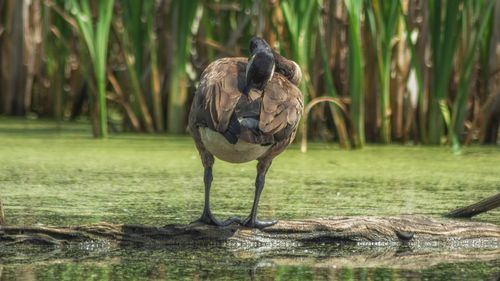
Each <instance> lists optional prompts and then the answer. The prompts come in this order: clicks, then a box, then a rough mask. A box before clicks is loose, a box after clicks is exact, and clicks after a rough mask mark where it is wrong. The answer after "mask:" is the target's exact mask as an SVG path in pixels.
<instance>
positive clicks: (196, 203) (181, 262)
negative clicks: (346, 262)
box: [0, 119, 500, 280]
mask: <svg viewBox="0 0 500 281" xmlns="http://www.w3.org/2000/svg"><path fill="white" fill-rule="evenodd" d="M499 160H500V150H499V149H498V148H496V147H469V148H465V150H464V152H463V153H462V154H461V155H454V154H453V153H452V152H451V150H449V149H448V148H444V147H419V146H394V145H393V146H369V147H367V148H365V149H363V150H355V151H342V150H339V149H337V146H336V145H333V144H332V145H329V144H313V145H312V146H311V147H310V148H309V152H308V153H307V154H302V153H300V152H299V150H298V148H297V146H292V147H291V148H290V149H289V150H287V151H286V152H285V153H283V155H281V156H279V157H278V158H277V159H276V160H275V161H274V163H273V166H272V167H271V170H270V172H269V173H268V178H267V182H266V188H265V189H264V193H263V196H262V199H261V204H260V207H261V208H260V210H259V212H260V215H261V216H262V217H276V218H282V219H284V218H304V217H326V216H335V215H399V214H425V215H431V216H439V215H441V214H443V213H446V212H447V211H449V210H450V209H453V208H455V207H457V206H463V205H466V204H469V203H472V202H474V201H477V200H479V199H481V198H484V197H487V196H490V195H492V194H494V193H497V192H499V186H498V182H500V175H499V173H498V171H500V161H499ZM0 163H1V169H0V197H2V200H3V203H4V205H5V212H6V219H7V221H8V223H10V224H28V225H29V224H36V223H40V224H46V225H77V224H84V223H93V222H99V221H108V222H113V223H143V224H153V225H165V224H168V223H177V222H179V223H186V222H189V221H191V220H194V219H196V218H197V217H198V216H199V215H200V214H201V210H202V204H203V185H202V175H203V169H202V166H201V163H200V160H199V157H198V154H197V151H196V150H195V148H194V145H193V143H192V141H191V139H190V138H189V137H168V136H162V135H156V136H151V135H123V134H121V135H112V136H111V137H110V138H109V139H107V140H95V139H92V138H91V137H90V127H89V126H88V125H87V124H86V123H76V124H69V123H64V122H63V123H59V124H55V123H53V122H47V121H36V122H35V121H25V120H21V119H17V120H16V119H14V120H13V119H8V120H5V119H0ZM214 173H215V174H214V183H213V193H212V205H213V209H214V211H215V213H216V214H217V215H218V216H220V217H221V218H224V217H228V216H230V215H239V216H245V215H247V214H248V213H249V212H250V208H251V204H252V200H253V192H254V183H253V180H254V178H255V163H247V164H240V165H233V164H228V163H223V162H222V161H216V164H215V168H214ZM475 220H482V221H488V222H493V223H500V216H499V211H498V210H497V211H493V212H491V213H488V214H484V215H480V216H478V217H477V218H475ZM49 250H50V249H49ZM42 252H43V254H37V253H36V251H32V250H27V251H24V252H23V251H21V250H17V251H15V252H2V251H1V250H0V277H2V278H6V279H5V280H10V279H23V278H24V277H25V275H26V276H31V277H33V276H34V278H35V279H43V280H82V279H85V280H117V279H120V280H137V279H144V278H146V279H172V280H182V279H186V280H192V279H205V278H208V279H227V280H244V279H254V278H255V277H257V278H256V279H258V280H261V279H264V280H268V279H269V280H270V279H281V280H293V279H297V280H331V279H332V278H333V279H339V280H352V279H355V278H357V277H359V279H364V280H391V279H394V280H400V279H412V280H413V279H415V278H419V277H422V278H424V279H429V280H442V279H441V277H442V276H448V275H450V274H451V273H453V274H455V275H453V276H455V277H459V276H466V277H467V279H468V278H469V277H470V278H473V277H474V276H480V277H479V278H482V277H485V276H496V274H498V270H497V269H495V268H498V259H496V260H494V261H492V262H484V263H482V262H478V263H470V264H468V265H463V264H457V265H455V264H448V263H444V264H443V265H437V266H435V267H432V268H430V269H427V270H398V269H384V268H365V267H363V264H360V265H359V268H349V267H343V266H339V267H338V268H322V267H315V266H313V265H311V264H308V263H306V262H303V263H302V262H297V261H301V256H297V257H296V258H295V261H296V263H298V265H293V264H292V265H278V266H274V265H272V263H271V264H269V262H266V259H267V258H272V253H268V254H266V255H263V256H262V257H259V254H255V256H253V257H250V258H248V257H244V255H242V256H238V254H237V253H233V252H230V251H228V250H222V249H209V250H207V249H180V250H172V249H169V250H164V249H156V250H155V249H150V250H144V251H138V250H134V249H124V250H123V251H119V252H113V253H106V251H105V249H103V250H101V251H97V252H92V251H90V252H85V251H83V252H82V250H78V251H76V252H75V253H72V252H68V251H67V250H65V251H54V252H53V254H52V255H53V256H52V258H54V259H61V261H59V262H56V263H50V262H47V263H45V262H41V263H35V264H32V265H23V264H21V265H19V264H17V265H16V263H17V262H16V261H19V262H21V263H23V262H26V261H31V260H34V261H38V260H39V258H38V256H42V257H43V258H40V260H45V259H46V257H47V253H46V252H45V250H43V249H42ZM108 255H109V256H111V257H109V258H108ZM281 255H283V254H281ZM332 255H354V254H352V253H351V254H350V253H349V251H348V249H347V250H345V253H343V252H341V251H340V252H339V250H335V251H333V252H332ZM377 255H378V254H377ZM328 256H329V255H327V256H325V257H328ZM68 257H69V259H68ZM290 258H291V259H293V258H294V257H293V254H291V256H290ZM85 260H90V261H85ZM6 261H9V262H13V263H14V264H13V265H6V266H3V265H2V263H5V262H6ZM458 267H461V268H462V269H460V270H461V271H456V268H458ZM2 268H3V269H2ZM2 271H3V273H2ZM450 272H451V273H450ZM2 274H3V275H2ZM2 280H3V279H2ZM464 280H465V279H464ZM471 280H472V279H471Z"/></svg>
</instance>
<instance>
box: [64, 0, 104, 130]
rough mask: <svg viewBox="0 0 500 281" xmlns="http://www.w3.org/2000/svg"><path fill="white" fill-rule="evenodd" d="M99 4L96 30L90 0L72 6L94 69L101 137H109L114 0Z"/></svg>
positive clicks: (72, 1)
mask: <svg viewBox="0 0 500 281" xmlns="http://www.w3.org/2000/svg"><path fill="white" fill-rule="evenodd" d="M97 2H98V4H97V5H98V12H99V14H98V16H97V22H96V26H95V29H94V26H93V22H92V18H93V15H92V11H91V9H90V4H89V0H80V1H78V0H71V1H70V5H71V12H72V14H73V16H74V17H75V18H76V21H77V23H78V26H79V27H80V31H81V34H82V36H83V40H84V42H85V43H86V45H87V49H88V51H89V54H90V58H91V60H92V65H93V68H94V74H95V78H96V83H97V92H98V106H99V136H100V137H107V135H108V123H107V107H106V61H107V51H108V40H109V28H110V24H111V18H112V16H113V3H114V0H100V1H97Z"/></svg>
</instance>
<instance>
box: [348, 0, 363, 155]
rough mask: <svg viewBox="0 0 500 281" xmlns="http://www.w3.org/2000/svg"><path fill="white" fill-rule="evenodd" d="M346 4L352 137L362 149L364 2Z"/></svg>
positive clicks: (355, 0) (350, 1)
mask: <svg viewBox="0 0 500 281" xmlns="http://www.w3.org/2000/svg"><path fill="white" fill-rule="evenodd" d="M345 4H346V8H347V13H348V21H349V34H348V36H349V92H350V96H351V107H350V113H351V114H350V115H351V122H352V126H353V128H352V137H353V141H354V146H355V147H358V148H360V147H363V146H364V144H365V126H364V122H365V119H364V118H365V114H364V106H365V105H364V98H365V97H364V88H363V79H364V78H363V50H362V46H361V23H360V20H359V19H360V18H361V14H362V11H363V2H362V1H357V0H345Z"/></svg>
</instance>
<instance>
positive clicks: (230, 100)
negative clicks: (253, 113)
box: [189, 58, 247, 133]
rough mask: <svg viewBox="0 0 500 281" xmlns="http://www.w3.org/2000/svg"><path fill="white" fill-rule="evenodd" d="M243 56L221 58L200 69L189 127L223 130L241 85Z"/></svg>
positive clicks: (239, 93)
mask: <svg viewBox="0 0 500 281" xmlns="http://www.w3.org/2000/svg"><path fill="white" fill-rule="evenodd" d="M246 63H247V59H246V58H223V59H219V60H216V61H215V62H213V63H211V64H210V65H209V66H208V67H207V68H206V69H205V71H203V73H202V76H201V80H200V85H199V87H198V90H197V91H196V94H195V98H194V101H193V104H192V107H191V113H190V117H189V121H190V127H191V129H193V128H194V126H206V127H208V128H210V129H213V130H216V131H218V132H221V133H223V132H225V131H226V129H227V127H228V124H229V120H230V119H231V115H232V114H233V112H234V109H235V107H236V104H237V102H238V99H239V97H240V95H241V91H240V89H242V86H243V85H244V78H245V66H246Z"/></svg>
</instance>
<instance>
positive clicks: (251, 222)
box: [240, 217, 278, 229]
mask: <svg viewBox="0 0 500 281" xmlns="http://www.w3.org/2000/svg"><path fill="white" fill-rule="evenodd" d="M277 222H278V220H262V221H261V220H258V219H256V218H255V219H252V217H248V218H246V219H245V220H244V221H242V222H241V223H240V224H241V225H242V226H246V227H251V228H258V229H262V228H265V227H269V226H272V225H275V224H276V223H277Z"/></svg>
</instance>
